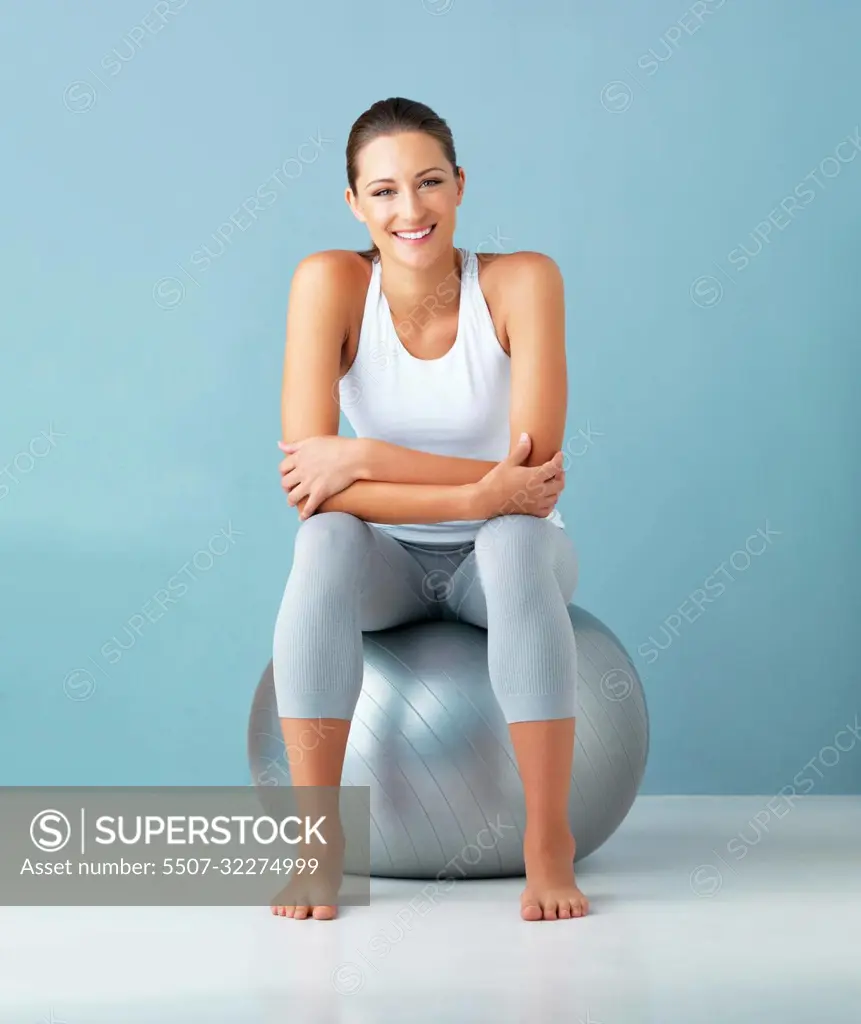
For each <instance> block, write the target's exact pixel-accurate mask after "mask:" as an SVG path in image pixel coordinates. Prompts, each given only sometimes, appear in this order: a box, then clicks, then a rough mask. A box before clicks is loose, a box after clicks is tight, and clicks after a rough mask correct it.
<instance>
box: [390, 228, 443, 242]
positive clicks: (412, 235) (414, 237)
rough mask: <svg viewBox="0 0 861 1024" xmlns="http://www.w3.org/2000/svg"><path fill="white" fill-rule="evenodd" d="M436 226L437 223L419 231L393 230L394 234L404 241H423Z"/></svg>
mask: <svg viewBox="0 0 861 1024" xmlns="http://www.w3.org/2000/svg"><path fill="white" fill-rule="evenodd" d="M435 227H436V224H431V225H430V227H427V228H422V229H421V230H419V231H393V232H392V234H393V235H394V236H395V238H399V239H400V240H401V241H402V242H421V241H422V240H423V239H425V238H427V237H428V236H429V235H430V234H431V233H432V232H433V230H434V228H435Z"/></svg>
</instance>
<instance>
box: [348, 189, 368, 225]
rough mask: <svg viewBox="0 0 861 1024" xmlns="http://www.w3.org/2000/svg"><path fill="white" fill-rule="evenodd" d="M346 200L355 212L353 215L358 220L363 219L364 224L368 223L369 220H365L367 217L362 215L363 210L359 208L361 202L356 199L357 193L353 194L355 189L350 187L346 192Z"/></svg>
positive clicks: (352, 211)
mask: <svg viewBox="0 0 861 1024" xmlns="http://www.w3.org/2000/svg"><path fill="white" fill-rule="evenodd" d="M344 200H345V201H346V203H347V206H349V207H350V211H351V213H352V214H353V216H354V217H355V218H356V220H358V221H361V223H362V224H366V223H367V221H366V220H365V217H364V216H363V215H362V213H361V211H360V210H359V202H358V200H357V199H356V197H355V195H353V190H352V189H350V188H348V189H347V190H346V191H345V192H344Z"/></svg>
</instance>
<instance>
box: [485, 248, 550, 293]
mask: <svg viewBox="0 0 861 1024" xmlns="http://www.w3.org/2000/svg"><path fill="white" fill-rule="evenodd" d="M478 259H479V265H480V266H481V268H482V274H483V275H484V277H486V279H487V282H488V284H490V285H493V286H498V287H500V288H502V289H504V290H506V291H507V290H508V289H509V288H511V287H512V286H515V285H517V284H518V283H520V284H523V283H529V284H536V283H540V282H543V281H553V280H557V281H561V279H562V272H561V271H560V269H559V265H558V264H557V263H556V261H555V260H554V259H553V257H552V256H548V255H546V254H545V253H543V252H533V251H531V250H529V249H524V250H523V251H521V252H500V253H479V254H478Z"/></svg>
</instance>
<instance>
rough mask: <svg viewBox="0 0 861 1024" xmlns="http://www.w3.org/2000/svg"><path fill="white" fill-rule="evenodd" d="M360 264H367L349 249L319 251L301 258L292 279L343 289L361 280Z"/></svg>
mask: <svg viewBox="0 0 861 1024" xmlns="http://www.w3.org/2000/svg"><path fill="white" fill-rule="evenodd" d="M362 264H367V260H365V259H364V258H363V257H361V256H360V255H359V254H358V253H357V252H354V251H353V250H351V249H321V250H320V251H319V252H312V253H310V255H308V256H305V257H303V259H301V260H300V261H299V263H298V264H297V266H296V270H295V271H294V273H293V276H294V279H300V278H301V279H303V280H308V281H310V282H312V283H316V284H323V285H326V286H328V287H332V286H335V287H339V288H344V287H345V286H347V287H349V285H350V284H352V283H353V282H354V281H359V280H361V273H362Z"/></svg>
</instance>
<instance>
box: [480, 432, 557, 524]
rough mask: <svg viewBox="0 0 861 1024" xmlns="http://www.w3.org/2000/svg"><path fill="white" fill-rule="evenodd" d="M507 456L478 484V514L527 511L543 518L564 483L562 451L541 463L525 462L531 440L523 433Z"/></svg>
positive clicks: (486, 517) (492, 514) (487, 516)
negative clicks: (522, 436)
mask: <svg viewBox="0 0 861 1024" xmlns="http://www.w3.org/2000/svg"><path fill="white" fill-rule="evenodd" d="M524 437H525V440H521V441H520V442H519V443H518V444H517V445H516V447H515V448H514V449H513V451H512V452H511V454H510V455H508V457H507V458H505V459H503V460H502V462H498V463H497V464H496V465H495V466H494V467H493V469H491V470H490V472H489V473H486V474H485V475H484V476H483V477H482V478H481V480H479V481H478V483H477V484H475V488H476V496H477V497H476V504H477V512H478V515H477V516H476V518H480V519H491V518H493V517H494V516H504V515H525V516H538V517H541V518H544V517H546V516H548V515H549V514H550V513H551V512H552V511H553V509H554V507H555V506H556V502H557V501H558V500H559V495H560V494H561V493H562V489H563V488H564V487H565V470H564V469H563V468H562V467H563V464H564V459H563V455H562V452H561V451H560V452H557V453H556V454H555V455H554V456H553V458H552V459H550V460H549V462H544V463H542V464H541V465H540V466H524V465H522V463H523V462H525V461H526V459H527V458H529V453H530V452H531V451H532V441H531V439H530V437H529V435H528V434H525V435H524Z"/></svg>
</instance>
